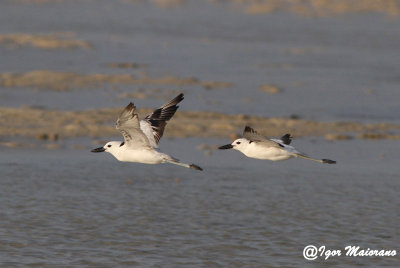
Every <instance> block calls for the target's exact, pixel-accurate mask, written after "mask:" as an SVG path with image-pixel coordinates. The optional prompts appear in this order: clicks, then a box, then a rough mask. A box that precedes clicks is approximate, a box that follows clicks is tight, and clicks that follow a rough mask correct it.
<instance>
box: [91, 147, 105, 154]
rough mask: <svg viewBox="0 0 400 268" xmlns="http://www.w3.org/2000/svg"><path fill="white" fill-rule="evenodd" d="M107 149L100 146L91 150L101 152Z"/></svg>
mask: <svg viewBox="0 0 400 268" xmlns="http://www.w3.org/2000/svg"><path fill="white" fill-rule="evenodd" d="M105 150H106V149H104V147H99V148H96V149H93V150H91V152H92V153H101V152H104V151H105Z"/></svg>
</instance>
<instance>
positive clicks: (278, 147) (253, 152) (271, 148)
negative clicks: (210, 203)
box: [218, 126, 336, 164]
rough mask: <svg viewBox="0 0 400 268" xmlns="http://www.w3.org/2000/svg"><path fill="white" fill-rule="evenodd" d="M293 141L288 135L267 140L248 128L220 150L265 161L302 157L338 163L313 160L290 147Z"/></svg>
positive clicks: (331, 162)
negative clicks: (229, 150) (238, 152)
mask: <svg viewBox="0 0 400 268" xmlns="http://www.w3.org/2000/svg"><path fill="white" fill-rule="evenodd" d="M291 141H292V137H291V136H290V134H286V135H284V136H282V137H281V138H280V139H267V138H265V137H263V136H261V135H260V134H258V133H257V132H256V131H255V130H254V129H252V128H251V127H249V126H246V127H245V129H244V131H243V137H242V138H240V139H237V140H235V141H234V142H232V143H231V144H227V145H224V146H220V147H219V148H218V149H235V150H238V151H240V152H242V153H243V154H244V155H246V156H247V157H251V158H256V159H263V160H272V161H281V160H287V159H290V158H293V157H301V158H304V159H308V160H312V161H316V162H319V163H323V164H336V161H333V160H330V159H316V158H312V157H309V156H307V155H305V154H304V153H301V152H299V151H297V150H296V149H295V148H294V147H293V146H290V145H289V144H290V143H291Z"/></svg>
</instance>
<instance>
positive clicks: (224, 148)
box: [218, 144, 233, 150]
mask: <svg viewBox="0 0 400 268" xmlns="http://www.w3.org/2000/svg"><path fill="white" fill-rule="evenodd" d="M232 148H233V146H232V144H227V145H223V146H220V147H218V149H220V150H226V149H232Z"/></svg>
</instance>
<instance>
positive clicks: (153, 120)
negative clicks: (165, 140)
mask: <svg viewBox="0 0 400 268" xmlns="http://www.w3.org/2000/svg"><path fill="white" fill-rule="evenodd" d="M182 100H183V94H182V93H181V94H179V95H178V96H176V97H175V98H174V99H172V100H170V101H169V102H168V103H166V104H164V105H163V106H161V107H160V108H158V109H156V110H154V111H153V112H152V113H151V114H149V115H147V116H146V117H145V118H144V119H143V120H141V121H140V129H141V130H142V131H143V133H144V134H145V135H146V137H147V138H148V140H149V142H150V145H151V146H152V147H154V148H157V147H158V146H157V144H158V143H159V141H160V139H161V137H162V136H163V134H164V129H165V126H166V125H167V121H168V120H170V119H171V118H172V116H174V114H175V112H176V110H178V108H179V106H178V105H177V104H178V103H179V102H181V101H182Z"/></svg>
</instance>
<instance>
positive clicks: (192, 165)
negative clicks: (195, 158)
mask: <svg viewBox="0 0 400 268" xmlns="http://www.w3.org/2000/svg"><path fill="white" fill-rule="evenodd" d="M189 167H190V168H191V169H195V170H201V171H202V170H203V169H202V168H201V167H199V166H198V165H195V164H191V165H189Z"/></svg>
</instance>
